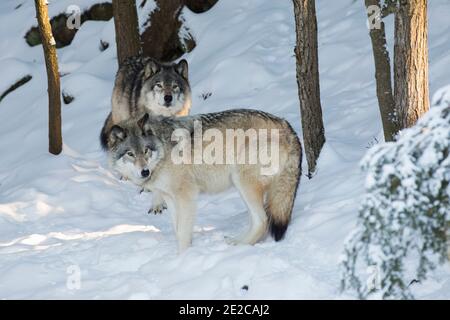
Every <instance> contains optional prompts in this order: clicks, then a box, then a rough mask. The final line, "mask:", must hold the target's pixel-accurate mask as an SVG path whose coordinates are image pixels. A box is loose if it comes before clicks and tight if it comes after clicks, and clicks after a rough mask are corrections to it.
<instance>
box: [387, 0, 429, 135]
mask: <svg viewBox="0 0 450 320" xmlns="http://www.w3.org/2000/svg"><path fill="white" fill-rule="evenodd" d="M427 23H428V19H427V0H407V1H406V0H400V4H399V7H398V10H397V11H396V14H395V47H394V50H395V53H394V54H395V58H394V72H395V73H394V81H395V82H394V94H395V106H396V110H397V111H398V114H399V121H400V126H401V128H408V127H411V126H413V125H414V124H415V123H416V122H417V120H418V119H419V117H420V116H421V115H423V114H424V113H425V112H427V111H428V110H429V108H430V101H429V89H428V26H427Z"/></svg>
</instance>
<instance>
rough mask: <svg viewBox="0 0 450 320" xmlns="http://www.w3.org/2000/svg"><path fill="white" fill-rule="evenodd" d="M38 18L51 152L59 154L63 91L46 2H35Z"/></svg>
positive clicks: (39, 0)
mask: <svg viewBox="0 0 450 320" xmlns="http://www.w3.org/2000/svg"><path fill="white" fill-rule="evenodd" d="M34 2H35V6H36V16H37V19H38V23H39V30H40V33H41V39H42V47H43V48H44V56H45V66H46V68H47V78H48V129H49V131H48V139H49V152H50V153H52V154H59V153H61V151H62V134H61V91H60V85H59V73H58V58H57V56H56V42H55V39H54V38H53V34H52V29H51V26H50V19H49V17H48V8H47V1H46V0H35V1H34Z"/></svg>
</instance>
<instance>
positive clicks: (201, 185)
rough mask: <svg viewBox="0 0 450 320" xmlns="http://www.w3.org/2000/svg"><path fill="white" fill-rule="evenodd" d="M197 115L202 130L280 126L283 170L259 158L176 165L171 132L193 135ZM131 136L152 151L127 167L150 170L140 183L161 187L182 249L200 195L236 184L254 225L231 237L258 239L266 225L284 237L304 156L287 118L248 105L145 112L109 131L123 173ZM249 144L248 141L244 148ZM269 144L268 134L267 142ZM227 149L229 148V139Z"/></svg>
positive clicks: (114, 161)
mask: <svg viewBox="0 0 450 320" xmlns="http://www.w3.org/2000/svg"><path fill="white" fill-rule="evenodd" d="M196 120H197V121H201V124H202V130H203V132H205V130H207V129H211V128H214V129H216V130H219V131H220V132H222V133H223V134H224V135H225V131H226V130H227V129H243V130H247V129H256V130H258V129H268V130H271V129H278V130H279V158H280V161H279V163H280V166H279V170H278V171H277V172H276V173H275V174H273V175H262V174H261V171H260V169H261V164H259V163H256V164H205V163H201V164H183V163H182V164H174V163H173V160H172V158H171V152H172V150H173V148H174V145H175V142H174V141H173V140H172V133H173V132H174V130H176V129H180V128H181V129H186V130H187V131H188V132H190V133H191V135H192V134H194V132H195V129H194V125H195V121H196ZM191 137H192V136H191ZM127 139H128V141H127ZM132 139H139V140H141V139H142V140H143V141H146V143H145V144H143V145H145V146H147V147H148V148H149V150H150V151H151V152H150V154H149V156H148V157H147V158H145V159H146V161H145V165H144V164H142V165H141V164H138V163H135V166H137V167H136V169H126V170H134V171H135V172H139V171H140V170H141V169H142V168H144V167H145V168H146V169H148V170H149V171H150V174H149V176H148V177H147V178H145V179H143V180H139V179H138V181H137V182H138V183H139V184H140V185H142V186H144V187H145V188H146V189H147V190H150V191H152V192H155V191H157V192H158V194H160V195H161V197H162V198H163V199H164V201H165V202H166V203H167V205H168V207H169V209H170V211H171V212H172V213H173V222H174V229H175V232H176V235H177V239H178V248H179V251H183V250H185V249H186V248H187V247H188V246H189V245H190V244H191V239H192V228H193V224H194V219H195V215H196V210H197V208H196V198H197V196H198V195H199V194H201V193H217V192H221V191H224V190H227V189H229V188H230V187H232V186H234V187H236V188H237V190H238V191H239V192H240V194H241V196H242V198H243V200H244V201H245V202H246V204H247V207H248V209H249V214H250V217H251V226H250V228H249V230H248V232H246V233H244V234H242V235H241V236H240V237H238V238H234V239H233V238H230V239H229V242H231V243H235V244H236V243H244V244H254V243H256V242H257V241H259V240H260V239H261V238H263V237H264V236H265V234H266V233H267V230H268V229H269V230H270V233H271V234H272V236H273V238H274V239H275V240H276V241H279V240H281V239H282V238H283V236H284V234H285V232H286V229H287V227H288V224H289V222H290V220H291V215H292V208H293V205H294V200H295V197H296V193H297V188H298V185H299V181H300V176H301V161H302V151H301V144H300V141H299V139H298V136H297V135H296V133H295V131H294V130H293V129H292V127H291V126H290V124H289V123H288V122H287V121H286V120H284V119H281V118H278V117H275V116H273V115H271V114H268V113H265V112H261V111H256V110H244V109H242V110H241V109H238V110H230V111H225V112H218V113H209V114H202V115H195V116H187V117H180V118H164V117H151V116H149V115H148V114H147V115H145V116H144V117H143V118H141V119H140V120H139V121H136V122H134V123H130V122H128V123H121V124H119V125H116V126H114V128H113V130H111V134H110V136H109V137H108V144H109V146H110V150H111V152H109V157H110V159H111V161H110V162H111V165H112V167H113V168H114V169H115V170H117V171H119V172H120V171H123V170H125V169H124V168H128V167H123V166H122V164H121V160H120V159H121V156H123V154H125V153H124V152H125V150H128V149H129V148H130V147H131V145H132V143H131V140H132ZM258 139H259V138H258ZM249 143H250V142H249V141H245V147H248V145H249ZM258 143H259V142H258ZM271 143H272V141H271V140H270V139H269V141H268V144H269V145H270V144H271ZM206 145H208V143H206V142H203V146H206ZM223 148H226V144H225V143H224V144H223ZM244 149H245V148H244ZM244 149H239V148H238V150H237V152H238V153H239V152H245V150H244ZM119 150H122V151H119ZM224 151H227V150H224ZM236 155H238V154H236Z"/></svg>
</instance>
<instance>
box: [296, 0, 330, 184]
mask: <svg viewBox="0 0 450 320" xmlns="http://www.w3.org/2000/svg"><path fill="white" fill-rule="evenodd" d="M293 2H294V13H295V27H296V34H297V45H296V47H295V55H296V59H297V84H298V93H299V100H300V112H301V120H302V128H303V141H304V147H305V153H306V160H307V162H308V176H309V177H310V178H311V177H312V174H313V173H314V171H315V170H316V165H317V159H318V158H319V155H320V151H321V150H322V147H323V145H324V143H325V130H324V127H323V120H322V107H321V103H320V84H319V59H318V43H317V18H316V9H315V0H293Z"/></svg>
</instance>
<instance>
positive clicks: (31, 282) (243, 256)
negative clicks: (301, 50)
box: [0, 0, 450, 299]
mask: <svg viewBox="0 0 450 320" xmlns="http://www.w3.org/2000/svg"><path fill="white" fill-rule="evenodd" d="M95 2H96V1H95V0H83V1H76V0H58V1H51V2H50V6H49V8H50V14H51V15H56V14H58V13H60V12H63V11H65V9H66V8H67V7H68V6H69V5H71V4H78V5H79V6H80V7H81V8H86V7H88V6H89V5H91V4H92V3H95ZM151 2H152V1H148V3H149V4H148V5H147V6H146V10H153V9H154V7H152V4H151ZM17 4H18V3H17V1H14V0H4V1H1V3H0V66H1V67H2V77H1V80H0V91H1V90H3V88H7V87H9V85H10V84H12V83H13V82H15V81H16V80H18V79H20V77H21V76H23V75H24V74H25V73H26V74H31V75H32V76H33V79H32V80H31V81H30V82H28V83H27V84H25V85H24V86H23V87H21V88H20V89H18V90H16V91H14V92H12V93H10V94H9V95H8V96H6V97H5V98H4V100H3V101H2V102H1V103H0V124H1V125H0V136H1V137H2V138H1V139H0V150H1V155H0V298H8V299H12V298H27V299H35V298H68V299H80V298H88V299H111V298H121V299H166V298H170V299H172V298H195V299H196V298H204V299H218V298H224V299H271V298H272V299H313V298H318V299H342V298H344V299H347V298H350V299H352V298H356V296H354V295H352V294H350V293H344V294H341V293H340V292H339V281H340V273H339V259H340V256H341V254H342V250H343V243H344V241H345V239H346V238H347V236H348V234H349V233H350V232H351V230H352V229H353V228H354V226H355V224H356V217H357V210H358V207H359V203H360V200H361V198H362V195H363V192H364V188H363V186H364V182H365V177H364V174H363V173H362V172H361V171H360V169H359V165H358V164H359V162H360V160H361V159H362V157H363V156H364V154H365V153H366V152H367V149H368V148H369V147H370V146H371V145H373V144H374V141H382V137H383V134H382V130H381V121H380V119H379V112H378V108H377V101H376V96H375V83H374V67H373V58H372V52H371V47H370V38H369V37H368V34H367V32H368V31H367V29H366V14H365V11H364V7H363V4H362V2H361V1H356V2H355V1H353V0H340V1H328V0H319V1H317V14H318V23H319V56H320V71H321V89H322V105H323V111H324V122H325V131H326V138H327V142H326V144H325V146H324V149H323V151H322V154H321V157H320V159H319V163H318V172H317V174H316V175H315V176H314V178H313V179H312V180H308V179H307V178H306V177H302V181H301V184H300V188H299V193H298V196H297V199H296V203H295V208H294V214H293V221H292V224H291V225H290V227H289V229H288V232H287V235H286V238H285V239H284V240H283V241H282V242H279V243H275V242H274V241H273V240H271V239H267V240H265V241H263V242H261V243H259V244H257V245H255V246H229V245H227V244H226V243H225V241H224V239H223V237H224V235H226V234H235V233H237V232H238V231H240V230H241V229H244V228H245V227H246V223H247V219H246V212H245V211H246V208H245V205H244V203H243V202H242V200H241V199H240V197H239V195H238V193H237V192H235V191H230V192H227V193H225V194H220V195H214V196H204V197H202V198H201V199H200V200H199V204H198V208H199V210H198V217H197V221H196V225H195V232H194V242H193V246H192V247H191V248H190V249H189V250H187V251H186V252H185V253H184V254H182V255H177V253H176V240H175V235H174V233H173V231H172V227H171V219H170V216H169V214H167V213H164V214H163V215H157V216H154V215H148V214H147V210H148V209H149V207H150V204H151V195H150V194H148V193H142V194H140V193H139V190H138V188H136V187H134V186H133V185H131V184H129V183H127V182H123V181H119V180H118V179H117V178H116V177H115V176H114V175H113V174H112V172H111V171H110V169H109V168H108V166H107V161H106V155H105V154H104V153H103V152H102V151H101V149H100V145H99V142H98V135H99V132H100V129H101V127H102V125H103V121H104V119H105V117H106V115H107V114H108V112H109V110H110V96H111V91H112V86H113V80H114V75H115V72H116V69H117V61H116V47H115V43H114V25H113V21H108V22H97V21H95V22H94V21H90V22H86V23H84V24H83V25H82V27H81V29H80V31H79V32H78V33H77V35H76V36H75V39H74V41H73V43H72V45H70V46H68V47H65V48H62V49H58V58H59V62H60V69H61V72H62V73H63V74H65V76H64V77H62V78H61V86H62V89H63V90H64V91H65V92H67V93H69V94H71V95H73V96H74V97H75V100H74V101H73V102H72V103H71V104H69V105H64V104H63V106H62V108H63V111H62V112H63V114H62V118H63V137H64V150H63V153H62V154H61V155H59V156H52V155H50V154H49V153H48V152H47V149H48V140H47V139H48V137H47V92H46V90H47V88H46V85H47V80H46V74H45V65H44V61H43V53H42V48H41V47H40V46H36V47H33V48H30V47H28V45H27V44H26V43H25V41H24V39H23V36H24V35H25V33H26V31H27V30H28V29H29V28H30V27H32V26H34V25H36V21H35V19H34V16H35V11H34V6H33V2H32V1H25V2H23V4H22V6H21V7H20V8H18V9H14V8H15V7H16V5H17ZM138 4H139V2H138ZM429 11H430V12H429V15H430V39H429V43H430V85H431V92H433V93H434V92H438V89H440V88H444V87H445V86H447V87H446V89H442V90H441V91H440V94H441V95H445V96H446V97H450V88H449V87H448V86H449V83H450V81H449V79H448V78H449V73H448V68H446V66H448V64H449V59H450V56H449V55H448V51H449V43H448V41H447V40H448V34H449V32H450V25H449V24H448V23H447V21H448V16H449V14H450V6H448V1H447V0H433V1H430V2H429ZM139 17H140V19H141V21H140V25H141V26H142V24H143V23H144V22H145V21H143V20H142V19H145V15H143V14H141V13H140V14H139ZM183 17H184V19H185V20H186V23H187V27H188V28H189V31H190V32H191V33H192V34H193V35H194V37H195V38H196V43H197V47H196V48H195V49H194V50H193V51H192V52H191V53H190V54H188V55H186V57H185V58H186V59H187V60H188V62H189V72H190V80H191V85H192V91H193V108H192V112H193V113H202V112H212V111H219V110H224V109H230V108H233V107H247V108H259V109H261V110H264V111H268V112H271V113H274V114H275V115H279V116H283V117H285V118H286V119H288V120H289V121H290V122H291V124H292V125H293V127H294V129H295V130H296V131H297V132H298V133H299V134H301V129H300V118H299V116H300V115H299V102H298V95H297V83H296V78H295V58H294V56H293V53H294V52H293V49H294V45H295V26H294V18H293V8H292V3H291V1H264V2H263V1H257V0H242V1H224V0H221V1H219V2H218V3H217V5H216V6H214V7H213V8H212V9H211V10H210V11H208V12H206V13H203V14H194V13H192V12H190V11H189V10H187V9H186V10H184V12H183ZM391 29H392V26H391V25H390V26H388V31H389V30H391ZM100 40H103V41H107V42H109V44H110V46H109V48H108V49H107V50H105V51H103V52H102V51H100V50H99V45H100ZM388 40H389V41H390V40H392V37H390V39H388ZM390 42H391V41H390ZM208 93H211V96H210V97H209V98H208V99H206V100H204V99H203V98H202V95H203V94H208ZM436 99H437V98H436ZM447 99H449V98H447ZM433 101H435V100H434V99H433ZM303 168H304V172H306V161H304V162H303ZM74 270H75V271H76V270H79V271H80V278H79V280H80V286H79V288H78V287H77V286H70V285H68V284H69V283H70V281H72V280H73V277H74V276H77V272H75V271H74ZM243 286H248V290H241V288H242V287H243ZM449 289H450V270H448V268H446V267H443V268H440V269H438V270H436V271H435V272H434V273H433V274H432V275H431V277H430V279H429V280H427V281H426V282H423V283H421V284H415V288H414V294H415V296H416V297H417V298H426V299H433V298H444V299H449V298H450V293H449V292H450V290H449Z"/></svg>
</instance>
